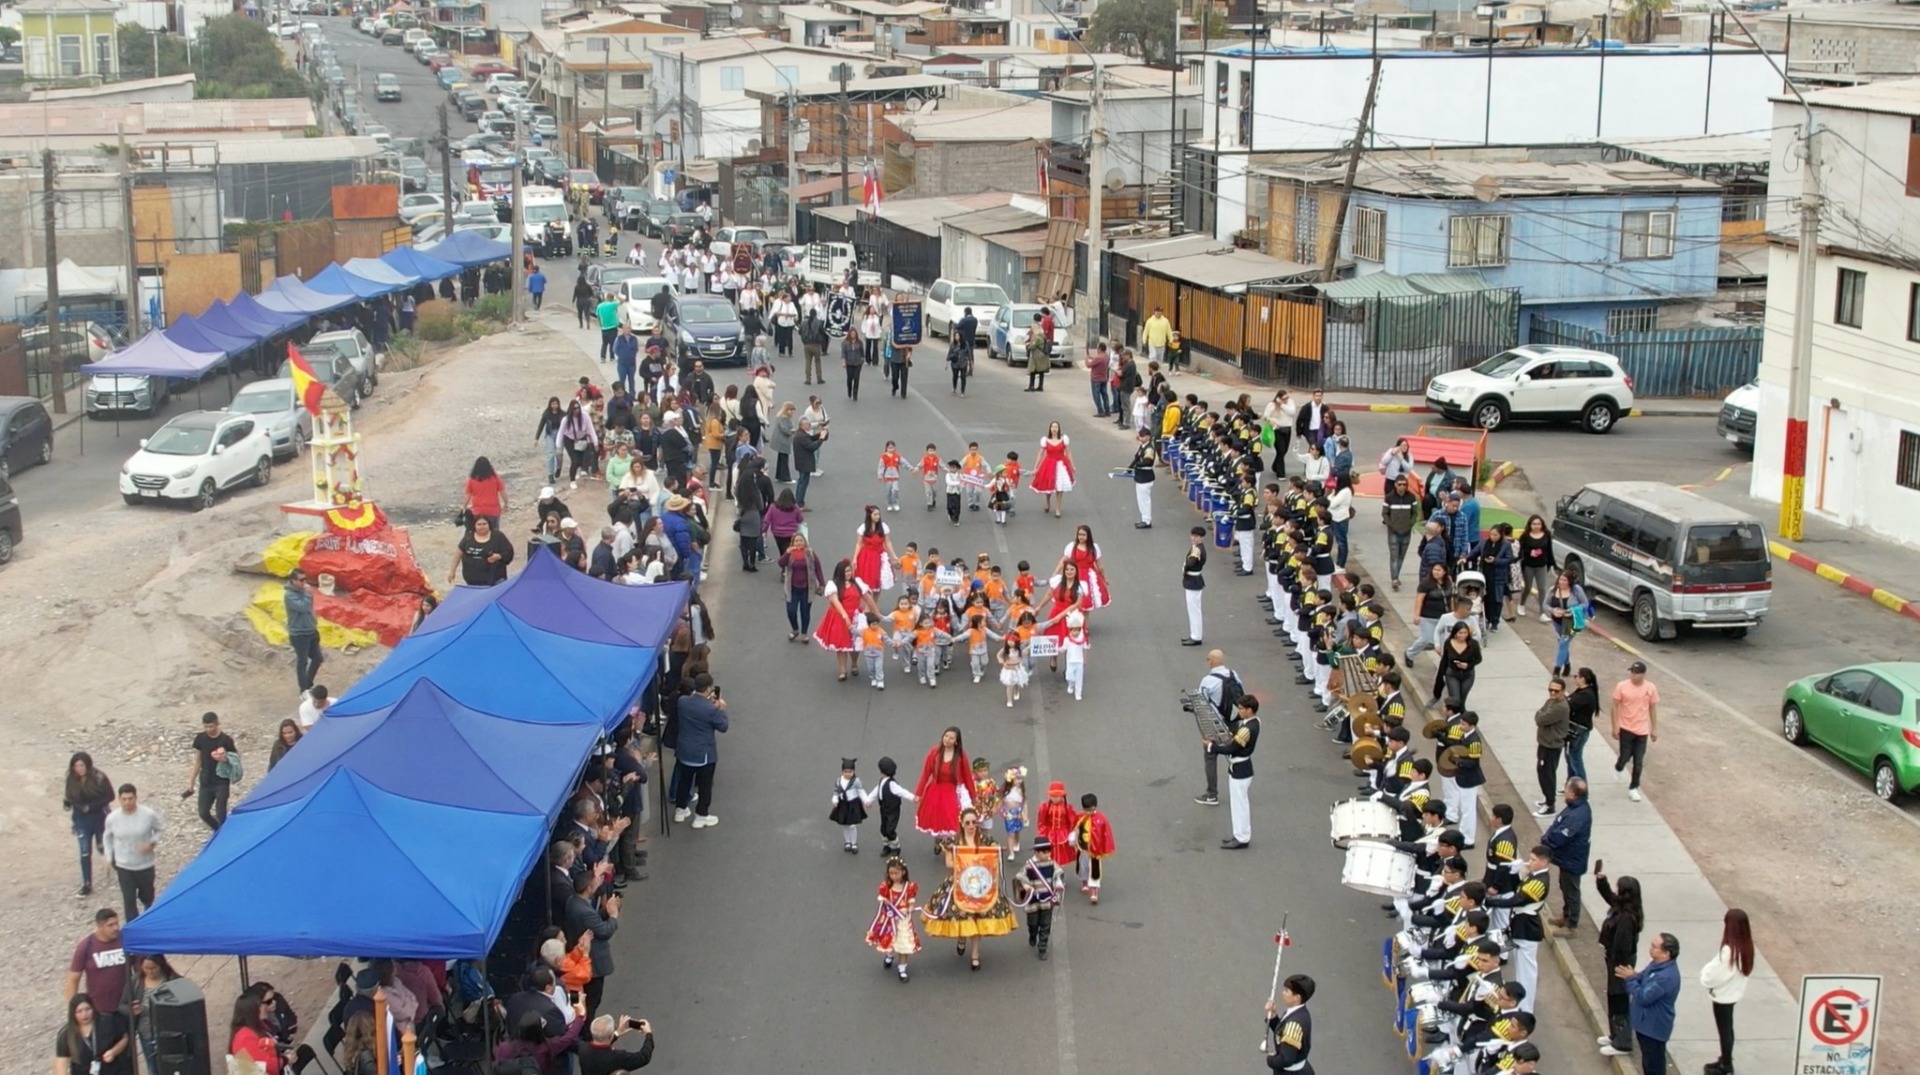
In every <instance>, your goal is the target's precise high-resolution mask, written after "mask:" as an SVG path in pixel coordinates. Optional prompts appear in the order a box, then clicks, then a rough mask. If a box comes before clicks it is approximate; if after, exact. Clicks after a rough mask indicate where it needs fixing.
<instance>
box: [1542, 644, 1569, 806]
mask: <svg viewBox="0 0 1920 1075" xmlns="http://www.w3.org/2000/svg"><path fill="white" fill-rule="evenodd" d="M1570 728H1571V718H1570V717H1569V716H1568V709H1567V684H1566V681H1565V680H1563V679H1560V678H1559V677H1557V676H1556V677H1554V679H1553V680H1551V681H1550V682H1548V684H1547V700H1546V702H1545V703H1543V704H1542V705H1541V706H1540V708H1539V709H1536V710H1534V711H1533V735H1534V747H1533V773H1534V776H1535V777H1537V778H1538V779H1539V781H1540V800H1539V801H1538V802H1536V803H1534V804H1533V816H1534V817H1552V816H1553V789H1554V788H1557V787H1559V786H1560V752H1561V751H1562V750H1564V749H1566V745H1567V735H1568V732H1569V730H1570Z"/></svg>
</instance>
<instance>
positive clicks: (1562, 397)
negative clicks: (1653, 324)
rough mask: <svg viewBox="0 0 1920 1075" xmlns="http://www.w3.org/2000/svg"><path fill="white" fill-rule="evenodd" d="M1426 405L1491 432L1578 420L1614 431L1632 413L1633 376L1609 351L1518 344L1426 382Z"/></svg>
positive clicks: (1602, 430)
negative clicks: (1509, 425)
mask: <svg viewBox="0 0 1920 1075" xmlns="http://www.w3.org/2000/svg"><path fill="white" fill-rule="evenodd" d="M1427 406H1429V407H1432V408H1433V409H1434V410H1435V411H1437V412H1439V413H1440V414H1443V415H1445V416H1447V417H1448V418H1450V419H1452V420H1454V421H1456V422H1468V423H1471V424H1473V425H1476V426H1479V427H1480V428H1481V429H1484V430H1486V431H1487V432H1489V433H1491V432H1493V431H1494V430H1496V429H1500V428H1503V427H1504V426H1505V425H1506V424H1507V423H1508V422H1578V423H1579V424H1580V428H1582V429H1584V430H1586V431H1587V432H1589V433H1610V432H1612V431H1613V427H1614V425H1615V424H1616V423H1617V422H1619V421H1620V419H1621V418H1624V417H1626V416H1627V415H1628V414H1631V413H1632V412H1633V378H1631V377H1629V376H1627V375H1626V374H1625V373H1624V372H1622V371H1621V369H1620V360H1619V359H1618V358H1616V357H1614V356H1613V355H1610V354H1607V353H1606V352H1605V351H1589V350H1586V349H1585V348H1581V347H1548V346H1539V347H1516V348H1514V349H1512V350H1510V351H1502V352H1500V353H1499V354H1497V355H1494V356H1493V357H1492V358H1489V359H1487V360H1486V361H1485V362H1482V363H1480V364H1479V365H1478V366H1474V367H1473V368H1471V369H1464V370H1455V371H1454V372H1452V373H1443V374H1441V375H1440V376H1438V377H1435V378H1434V379H1433V380H1432V381H1429V382H1428V383H1427Z"/></svg>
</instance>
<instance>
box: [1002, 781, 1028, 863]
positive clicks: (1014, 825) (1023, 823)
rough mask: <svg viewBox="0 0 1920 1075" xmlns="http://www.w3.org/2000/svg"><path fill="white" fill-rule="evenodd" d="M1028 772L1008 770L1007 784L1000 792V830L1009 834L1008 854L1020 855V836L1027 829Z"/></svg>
mask: <svg viewBox="0 0 1920 1075" xmlns="http://www.w3.org/2000/svg"><path fill="white" fill-rule="evenodd" d="M1025 776H1026V770H1025V769H1024V768H1022V769H1009V770H1007V783H1006V786H1005V787H1004V788H1003V789H1002V790H1001V792H1000V828H1001V830H1002V831H1003V832H1005V833H1006V834H1007V853H1008V854H1010V855H1012V854H1018V853H1019V851H1020V834H1021V833H1022V832H1024V831H1026V828H1027V785H1026V782H1025V779H1024V778H1025ZM1016 778H1019V779H1016Z"/></svg>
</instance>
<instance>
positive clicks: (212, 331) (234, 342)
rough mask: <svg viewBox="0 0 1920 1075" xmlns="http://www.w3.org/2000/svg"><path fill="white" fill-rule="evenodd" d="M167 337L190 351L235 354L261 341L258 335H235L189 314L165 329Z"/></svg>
mask: <svg viewBox="0 0 1920 1075" xmlns="http://www.w3.org/2000/svg"><path fill="white" fill-rule="evenodd" d="M162 331H164V332H165V333H166V334H167V339H169V340H172V341H173V342H174V343H177V344H179V345H180V346H182V347H184V348H186V349H187V350H189V351H219V352H220V353H221V354H224V355H228V356H233V355H237V354H239V353H240V352H242V351H244V350H246V349H247V348H249V347H252V346H253V345H254V344H256V343H259V342H260V337H259V336H258V335H255V334H252V333H247V334H244V335H239V336H234V335H229V334H227V333H225V332H221V331H220V330H219V329H217V328H213V327H211V326H209V325H207V324H205V323H203V322H201V321H200V320H199V319H198V318H196V317H194V316H192V315H191V314H189V315H188V316H186V317H182V318H180V319H179V320H177V321H175V322H174V323H173V324H171V325H168V326H167V327H166V328H165V329H163V330H162Z"/></svg>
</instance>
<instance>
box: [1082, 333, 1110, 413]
mask: <svg viewBox="0 0 1920 1075" xmlns="http://www.w3.org/2000/svg"><path fill="white" fill-rule="evenodd" d="M1112 361H1113V359H1112V356H1111V355H1110V354H1109V353H1108V352H1107V341H1105V340H1096V341H1095V342H1094V345H1093V350H1091V351H1088V352H1087V359H1086V367H1087V377H1088V379H1089V381H1090V382H1091V385H1090V386H1091V387H1092V389H1093V416H1094V417H1095V418H1111V417H1113V406H1112V404H1111V403H1110V402H1109V400H1108V396H1107V379H1108V378H1109V377H1110V376H1111V375H1112Z"/></svg>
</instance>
